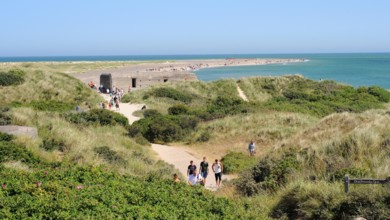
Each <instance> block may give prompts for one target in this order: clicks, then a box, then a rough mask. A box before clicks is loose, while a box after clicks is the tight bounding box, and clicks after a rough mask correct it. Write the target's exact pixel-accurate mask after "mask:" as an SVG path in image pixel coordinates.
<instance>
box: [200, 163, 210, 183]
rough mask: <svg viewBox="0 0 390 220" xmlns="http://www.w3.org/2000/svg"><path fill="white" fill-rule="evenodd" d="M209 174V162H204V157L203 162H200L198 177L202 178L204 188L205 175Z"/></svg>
mask: <svg viewBox="0 0 390 220" xmlns="http://www.w3.org/2000/svg"><path fill="white" fill-rule="evenodd" d="M208 174H209V162H207V161H206V157H203V161H202V162H200V175H201V176H202V178H203V185H205V186H206V179H207V175H208Z"/></svg>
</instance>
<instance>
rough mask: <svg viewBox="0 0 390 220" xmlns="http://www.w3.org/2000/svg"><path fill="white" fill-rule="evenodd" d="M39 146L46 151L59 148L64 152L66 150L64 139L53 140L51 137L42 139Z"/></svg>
mask: <svg viewBox="0 0 390 220" xmlns="http://www.w3.org/2000/svg"><path fill="white" fill-rule="evenodd" d="M41 148H43V149H45V150H47V151H53V150H59V151H61V152H65V151H67V150H68V149H67V147H66V145H65V143H64V141H61V140H55V139H53V138H48V139H44V140H43V141H42V144H41Z"/></svg>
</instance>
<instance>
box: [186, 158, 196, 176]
mask: <svg viewBox="0 0 390 220" xmlns="http://www.w3.org/2000/svg"><path fill="white" fill-rule="evenodd" d="M195 170H196V165H195V164H194V161H192V160H191V161H190V165H189V166H188V169H187V176H190V175H192V174H194V172H195Z"/></svg>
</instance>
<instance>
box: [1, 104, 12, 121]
mask: <svg viewBox="0 0 390 220" xmlns="http://www.w3.org/2000/svg"><path fill="white" fill-rule="evenodd" d="M8 111H9V108H8V107H1V108H0V125H9V124H11V117H9V116H8V115H7V112H8Z"/></svg>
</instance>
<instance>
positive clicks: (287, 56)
mask: <svg viewBox="0 0 390 220" xmlns="http://www.w3.org/2000/svg"><path fill="white" fill-rule="evenodd" d="M365 54H366V55H373V54H390V52H389V53H286V54H283V53H282V54H203V55H202V54H194V55H110V56H20V57H17V56H9V57H4V56H3V57H2V56H0V63H1V62H78V61H83V62H84V61H85V62H88V61H89V62H97V61H153V60H208V59H229V58H237V59H251V58H260V59H265V58H276V59H293V58H306V57H312V56H314V57H315V56H334V55H335V56H339V55H341V56H344V55H351V56H354V55H365Z"/></svg>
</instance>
